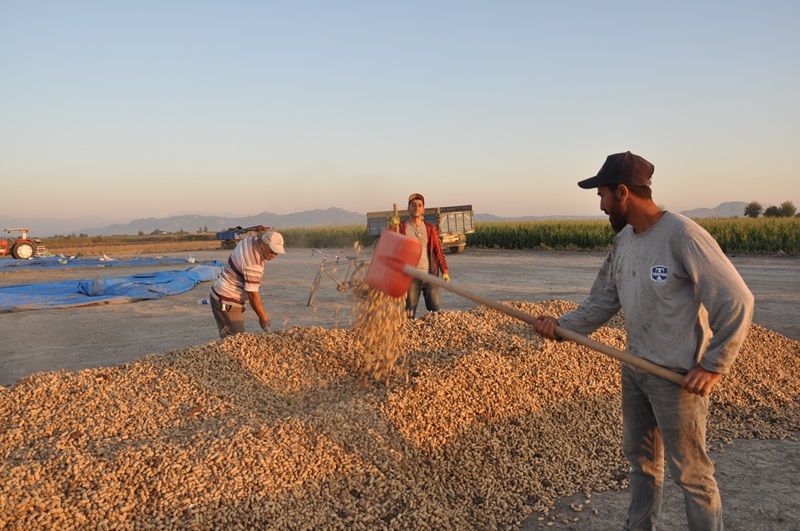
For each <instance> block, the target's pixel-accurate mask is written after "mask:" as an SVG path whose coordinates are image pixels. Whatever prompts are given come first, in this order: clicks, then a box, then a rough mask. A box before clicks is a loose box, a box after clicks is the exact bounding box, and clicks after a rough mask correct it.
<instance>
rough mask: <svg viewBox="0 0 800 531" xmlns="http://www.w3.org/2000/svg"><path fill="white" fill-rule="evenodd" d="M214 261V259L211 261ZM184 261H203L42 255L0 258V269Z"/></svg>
mask: <svg viewBox="0 0 800 531" xmlns="http://www.w3.org/2000/svg"><path fill="white" fill-rule="evenodd" d="M212 262H214V261H212ZM186 263H198V264H199V263H205V262H201V261H200V260H196V261H195V260H194V259H193V258H191V257H187V258H173V257H169V256H162V257H158V258H144V257H134V258H125V259H123V258H108V257H105V256H101V257H97V256H91V257H83V258H81V257H75V258H70V257H62V256H43V257H41V258H31V259H29V260H16V259H14V258H4V259H0V271H2V272H12V271H36V270H41V269H76V268H82V267H141V266H152V265H159V264H186Z"/></svg>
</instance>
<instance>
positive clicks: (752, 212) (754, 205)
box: [744, 201, 764, 218]
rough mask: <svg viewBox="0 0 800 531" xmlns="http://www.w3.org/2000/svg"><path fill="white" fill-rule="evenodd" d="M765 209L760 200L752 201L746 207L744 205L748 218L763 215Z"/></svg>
mask: <svg viewBox="0 0 800 531" xmlns="http://www.w3.org/2000/svg"><path fill="white" fill-rule="evenodd" d="M763 210H764V207H763V206H761V203H759V202H758V201H751V202H750V203H749V204H748V205H747V206H746V207H744V215H745V216H747V217H748V218H757V217H758V216H760V215H761V212H762V211H763Z"/></svg>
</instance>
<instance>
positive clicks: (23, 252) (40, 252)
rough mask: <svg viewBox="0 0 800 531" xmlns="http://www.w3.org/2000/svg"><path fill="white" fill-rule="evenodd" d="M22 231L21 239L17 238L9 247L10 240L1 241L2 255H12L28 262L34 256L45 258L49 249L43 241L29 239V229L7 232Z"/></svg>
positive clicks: (0, 251)
mask: <svg viewBox="0 0 800 531" xmlns="http://www.w3.org/2000/svg"><path fill="white" fill-rule="evenodd" d="M15 231H20V232H21V233H22V237H21V238H17V239H16V241H14V242H13V243H12V244H11V246H10V247H9V244H8V240H0V255H5V254H9V252H10V253H11V256H13V257H14V258H16V259H17V260H27V259H28V258H33V257H34V256H37V257H38V256H44V255H45V254H46V253H47V248H46V247H45V246H44V245H42V240H39V239H31V238H28V229H6V232H15Z"/></svg>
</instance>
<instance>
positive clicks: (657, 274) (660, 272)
mask: <svg viewBox="0 0 800 531" xmlns="http://www.w3.org/2000/svg"><path fill="white" fill-rule="evenodd" d="M650 278H651V279H653V282H666V281H667V266H662V265H656V266H653V268H652V269H651V270H650Z"/></svg>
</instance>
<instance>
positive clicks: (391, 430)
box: [0, 299, 800, 530]
mask: <svg viewBox="0 0 800 531" xmlns="http://www.w3.org/2000/svg"><path fill="white" fill-rule="evenodd" d="M364 301H365V302H364V304H370V306H367V308H372V310H370V311H369V312H367V314H366V315H365V316H363V318H362V320H361V321H358V323H357V324H356V325H354V326H353V327H352V328H351V329H346V330H345V329H330V330H326V329H323V328H319V327H292V328H289V329H283V330H279V331H276V332H273V333H272V334H270V335H269V336H266V335H263V334H242V335H239V336H233V337H229V338H226V339H225V340H218V341H215V342H213V343H210V344H207V345H201V346H194V347H191V348H187V349H184V350H176V351H172V352H168V353H163V354H152V355H149V356H146V357H144V358H142V359H139V360H137V361H135V362H131V363H127V364H125V365H123V366H119V367H112V368H103V369H87V370H82V371H74V372H69V371H57V372H48V373H37V374H34V375H31V376H30V377H28V378H26V379H24V380H22V381H19V382H17V383H16V384H15V385H12V386H9V387H4V388H0V478H2V479H1V480H0V528H3V529H12V530H28V529H71V528H78V529H103V528H108V529H113V528H119V529H159V530H160V529H271V530H272V529H275V530H293V529H389V530H400V529H408V530H416V529H437V530H438V529H442V530H448V529H457V530H461V529H505V530H514V529H519V528H520V527H521V526H522V523H523V522H524V521H525V520H526V519H527V518H528V517H530V516H531V515H536V516H538V519H539V522H541V526H542V527H543V528H544V527H548V526H549V527H552V526H556V525H560V524H561V523H564V522H568V521H569V522H574V521H575V518H576V517H577V516H576V515H581V516H583V517H587V518H588V517H589V516H590V515H592V514H597V509H596V508H595V505H596V504H591V503H590V499H591V493H592V492H593V491H605V490H608V489H620V488H624V487H625V486H626V485H627V484H628V479H627V474H628V468H627V466H628V465H627V462H626V460H625V458H624V456H623V455H622V449H621V445H620V443H619V441H620V439H621V428H622V422H621V413H620V404H619V396H620V387H619V362H617V361H616V360H613V359H611V358H610V357H608V356H605V355H602V354H598V353H596V352H594V351H590V350H589V349H587V348H585V347H581V346H578V345H575V344H573V343H570V342H568V341H563V342H552V341H544V340H542V339H541V338H539V336H537V335H536V334H535V333H534V332H533V331H532V330H531V327H530V326H528V325H526V324H524V323H521V322H519V321H517V320H515V319H513V318H511V317H508V316H506V315H504V314H502V313H499V312H497V311H494V310H491V309H489V308H485V307H477V308H474V309H473V310H470V311H466V312H448V311H444V312H433V313H428V314H426V315H425V316H424V317H421V318H419V319H413V320H408V319H404V318H401V317H402V308H401V307H399V302H398V301H391V300H386V301H379V300H373V301H371V302H369V303H368V302H366V301H367V299H364ZM509 304H510V305H511V306H513V307H515V308H518V309H520V310H522V311H525V312H527V313H530V314H533V315H536V314H540V313H547V314H554V315H560V314H561V313H563V312H565V311H568V310H570V309H572V308H574V307H575V305H574V304H572V303H567V302H561V301H549V302H546V303H540V304H531V303H521V302H516V303H514V302H512V303H509ZM381 305H385V307H384V308H383V309H380V307H381ZM387 323H393V325H391V326H390V327H389V329H388V331H389V332H390V335H391V338H390V339H389V340H387V339H386V337H387V336H386V335H384V334H385V332H386V331H387V329H386V326H387ZM359 325H360V326H361V328H359ZM622 325H623V322H622V318H621V316H619V317H615V318H614V319H613V320H612V321H611V322H610V323H609V326H607V327H605V328H602V329H600V330H598V331H597V332H596V333H595V334H594V336H593V337H594V339H597V340H598V341H602V342H605V343H609V344H613V345H614V346H616V347H618V348H619V347H624V344H625V333H624V328H623V326H622ZM381 326H383V327H384V328H381ZM395 326H396V328H394V327H395ZM370 327H373V328H372V332H370ZM370 333H372V334H373V335H372V336H370ZM386 345H389V346H392V347H393V348H394V349H395V350H392V351H391V352H390V351H388V350H381V348H383V347H384V346H386ZM765 346H768V348H769V355H768V356H766V355H764V354H763V352H764V349H765ZM368 347H370V348H371V350H368ZM798 358H800V342H798V341H793V340H790V339H787V338H785V337H783V336H781V335H779V334H776V333H774V332H771V331H769V330H767V329H765V328H762V327H759V326H755V325H753V326H752V327H751V329H750V334H749V335H748V337H747V340H746V341H745V343H744V346H743V348H742V352H741V354H740V356H739V359H738V360H737V361H736V363H735V364H734V365H733V368H732V370H731V373H730V374H729V375H728V376H726V377H725V378H723V379H722V380H720V382H719V383H718V384H717V386H716V387H715V389H714V393H712V395H711V404H710V409H709V412H710V415H709V422H708V442H709V444H710V445H717V446H722V445H725V446H727V445H729V444H735V443H736V442H735V440H736V439H738V438H756V437H757V438H778V439H779V438H788V437H791V435H792V433H793V430H796V427H797V426H798V425H800V403H798V399H797V397H798V396H800V380H799V379H798V378H797V376H796V366H797V359H798ZM403 374H407V375H408V381H406V380H405V379H404V378H402V377H401V375H403ZM100 375H106V376H107V378H106V377H103V376H100ZM376 375H377V376H376ZM365 377H366V378H369V379H373V378H377V380H378V381H379V382H386V381H389V380H388V379H389V378H390V380H391V383H392V385H391V386H388V385H362V384H363V380H364V378H365ZM190 412H192V413H191V414H190ZM581 493H582V494H583V496H585V499H583V500H582V503H580V504H578V503H576V504H575V505H574V506H573V507H571V508H570V510H569V511H568V514H562V515H555V514H551V512H552V509H553V507H554V506H555V502H556V500H557V499H558V498H560V497H569V496H573V495H576V494H581ZM565 525H566V524H565Z"/></svg>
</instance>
